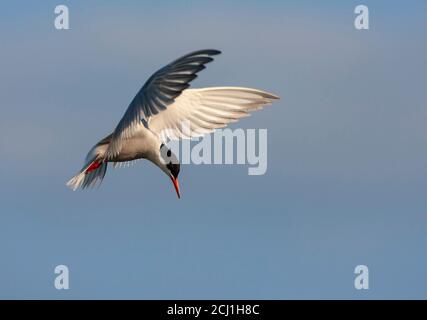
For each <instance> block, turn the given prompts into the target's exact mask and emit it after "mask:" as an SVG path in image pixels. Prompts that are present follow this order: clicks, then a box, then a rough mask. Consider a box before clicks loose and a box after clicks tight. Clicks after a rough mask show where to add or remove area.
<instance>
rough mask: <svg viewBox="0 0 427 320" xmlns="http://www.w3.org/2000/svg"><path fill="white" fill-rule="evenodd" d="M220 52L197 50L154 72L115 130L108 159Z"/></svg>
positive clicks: (169, 102)
mask: <svg viewBox="0 0 427 320" xmlns="http://www.w3.org/2000/svg"><path fill="white" fill-rule="evenodd" d="M220 53H221V52H220V51H218V50H212V49H209V50H200V51H195V52H192V53H189V54H187V55H185V56H183V57H181V58H179V59H177V60H175V61H173V62H171V63H169V64H168V65H167V66H165V67H163V68H161V69H160V70H158V71H157V72H155V73H154V74H153V75H152V76H151V77H150V78H149V79H148V80H147V82H146V83H145V84H144V86H143V87H142V88H141V90H140V91H139V92H138V93H137V95H136V96H135V98H133V100H132V102H131V103H130V105H129V107H128V109H127V110H126V112H125V114H124V116H123V117H122V119H121V120H120V122H119V124H118V125H117V127H116V129H115V130H114V132H113V136H112V139H111V142H110V145H109V147H108V150H107V154H106V158H108V159H111V158H113V157H114V156H116V155H117V154H118V153H119V152H120V150H121V147H122V141H123V139H127V138H130V137H131V136H132V135H133V133H134V132H135V130H136V129H137V127H138V126H139V125H140V124H141V121H142V120H145V121H148V120H149V118H150V117H151V116H153V115H156V114H158V113H159V112H161V111H163V110H165V109H166V108H167V107H168V106H169V105H170V104H172V103H173V102H174V101H175V98H177V97H178V96H179V95H180V94H181V93H182V91H183V90H185V89H187V88H188V87H189V86H190V84H189V83H190V82H191V81H193V80H194V79H195V78H196V77H197V73H198V72H200V71H201V70H203V69H204V68H205V64H207V63H209V62H211V61H213V58H212V56H214V55H217V54H220Z"/></svg>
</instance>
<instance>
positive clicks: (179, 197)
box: [171, 177, 181, 199]
mask: <svg viewBox="0 0 427 320" xmlns="http://www.w3.org/2000/svg"><path fill="white" fill-rule="evenodd" d="M171 180H172V183H173V186H174V187H175V191H176V195H177V196H178V199H181V194H180V193H179V181H178V178H176V179H175V178H174V177H171Z"/></svg>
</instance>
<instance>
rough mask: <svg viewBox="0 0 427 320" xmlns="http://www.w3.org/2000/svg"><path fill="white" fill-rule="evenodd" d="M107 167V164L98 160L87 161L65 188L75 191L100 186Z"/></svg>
mask: <svg viewBox="0 0 427 320" xmlns="http://www.w3.org/2000/svg"><path fill="white" fill-rule="evenodd" d="M107 166H108V163H107V162H106V161H103V160H100V159H94V160H92V161H89V162H88V163H87V164H86V165H85V166H84V167H83V168H82V170H80V172H79V173H77V174H76V175H75V176H74V177H72V178H71V179H70V180H69V181H68V182H67V186H68V187H70V188H71V189H73V191H75V190H77V189H78V188H82V189H85V188H90V187H94V186H96V185H97V184H101V182H102V180H103V179H104V176H105V173H106V172H107Z"/></svg>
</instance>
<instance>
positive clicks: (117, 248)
mask: <svg viewBox="0 0 427 320" xmlns="http://www.w3.org/2000/svg"><path fill="white" fill-rule="evenodd" d="M360 3H361V2H358V1H322V3H320V2H319V1H263V2H260V1H233V2H232V3H230V1H215V2H214V3H213V2H207V1H182V2H179V3H177V2H175V1H174V2H172V1H161V2H157V1H156V2H154V1H153V2H145V1H120V2H118V1H109V2H106V1H90V2H81V1H79V2H77V1H62V2H56V1H44V2H43V3H40V2H36V1H33V2H31V1H13V2H12V1H10V2H9V3H8V4H5V3H2V4H1V5H0V43H1V48H2V49H1V51H0V70H1V73H0V97H1V117H0V150H1V155H2V157H1V160H0V161H1V162H0V163H1V166H0V176H1V182H2V183H1V185H0V194H1V202H0V203H1V204H0V208H1V214H0V252H1V253H2V259H1V263H0V298H54V299H70V298H83V299H84V298H97V299H99V298H119V299H126V298H128V299H156V298H170V299H174V298H175V299H185V298H192V299H205V298H211V299H215V298H225V299H229V298H230V299H232V298H233V299H245V298H248V299H258V298H259V299H294V298H307V299H313V298H324V299H328V298H341V299H363V298H366V299H373V298H427V275H426V271H425V270H427V259H426V256H425V250H424V246H425V243H426V241H427V216H426V214H427V212H426V211H427V210H426V208H427V201H426V197H425V190H426V188H427V182H426V181H427V180H426V178H427V174H426V166H425V163H426V160H427V148H426V147H427V128H426V122H427V110H426V98H425V83H426V82H425V75H426V73H427V43H426V40H425V30H426V29H427V19H426V18H427V16H426V15H427V10H426V9H427V5H426V4H425V2H423V1H363V4H365V5H368V7H369V9H370V25H371V29H370V30H369V31H357V30H355V29H354V27H353V20H354V17H355V14H354V13H353V10H354V7H355V6H356V5H358V4H360ZM57 4H66V5H68V6H69V9H70V26H71V30H67V31H58V30H55V29H54V26H53V21H54V17H55V16H54V7H55V6H56V5H57ZM201 48H215V49H220V50H221V51H222V52H223V54H222V55H220V56H218V58H217V59H216V60H215V62H214V63H212V64H210V65H209V66H208V68H207V69H206V70H205V71H203V72H202V73H201V74H200V76H199V78H198V79H197V80H196V81H195V82H194V83H193V86H194V87H203V86H217V85H221V86H225V85H234V86H249V87H254V88H260V89H265V90H268V91H271V92H274V93H276V94H278V95H279V96H280V97H281V100H280V101H279V102H278V103H275V104H274V105H273V106H272V107H269V108H267V109H265V110H263V111H262V112H258V113H256V114H254V115H253V116H252V117H250V118H247V119H244V120H242V121H241V122H239V123H237V124H233V126H232V128H239V127H241V128H267V129H268V171H267V174H266V175H264V176H248V175H247V167H245V166H208V165H205V166H195V165H186V166H183V168H182V172H181V174H180V183H181V188H182V199H181V200H179V201H178V200H177V199H176V195H175V194H174V191H173V189H172V186H171V185H170V181H169V180H168V179H167V177H165V176H164V174H163V173H162V172H161V171H160V170H158V169H157V168H155V167H154V166H153V165H151V164H149V163H145V162H140V163H138V164H137V165H136V166H135V167H133V168H130V169H117V170H109V172H108V173H107V177H106V179H105V180H104V183H103V185H102V186H101V188H100V189H97V190H93V191H89V192H71V191H70V190H69V189H67V188H66V187H65V182H66V181H67V180H68V179H69V178H70V177H71V176H72V175H73V174H74V173H75V171H76V170H77V169H79V168H80V166H81V163H82V161H83V158H84V156H85V154H86V152H87V151H88V149H89V148H90V147H91V146H92V145H93V144H94V143H95V142H96V141H97V140H98V139H100V138H102V137H103V136H104V135H106V134H108V133H109V132H110V131H111V130H112V129H113V128H114V126H115V125H116V123H117V121H118V120H119V119H120V116H121V115H122V114H123V112H124V110H125V108H126V107H127V104H128V103H129V102H130V100H131V99H132V97H133V95H134V94H135V93H136V91H137V90H138V89H139V88H140V87H141V86H142V84H143V82H144V81H145V80H146V79H147V78H148V77H149V76H150V75H151V73H152V72H154V71H155V70H156V69H158V68H159V67H161V66H163V65H164V64H166V63H168V62H170V61H171V60H173V59H175V58H177V57H178V56H180V55H182V54H185V53H187V52H190V51H193V50H197V49H201ZM59 264H65V265H67V266H69V268H70V290H68V291H58V290H56V289H55V288H54V286H53V281H54V277H55V275H54V268H55V266H56V265H59ZM359 264H365V265H367V266H368V267H369V270H370V287H371V288H370V289H369V290H368V291H357V290H355V289H354V286H353V280H354V277H355V275H354V274H353V270H354V268H355V266H356V265H359Z"/></svg>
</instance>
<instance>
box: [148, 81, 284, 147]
mask: <svg viewBox="0 0 427 320" xmlns="http://www.w3.org/2000/svg"><path fill="white" fill-rule="evenodd" d="M278 98H279V97H277V96H276V95H274V94H271V93H268V92H265V91H261V90H257V89H250V88H240V87H213V88H203V89H187V90H185V91H183V92H182V94H181V95H180V96H179V97H177V98H176V99H175V102H174V103H173V104H171V105H170V106H169V107H168V108H167V109H166V110H165V111H163V112H161V113H158V114H156V115H153V116H152V117H151V120H150V124H149V128H150V130H151V131H153V132H155V133H157V134H158V135H159V136H160V138H161V139H162V140H163V141H167V140H177V139H183V138H193V137H199V136H202V135H204V134H207V133H210V132H212V131H213V130H215V129H217V128H222V127H225V126H226V125H227V124H228V123H230V122H236V121H237V120H238V119H240V118H243V117H247V116H249V113H250V112H251V111H254V110H259V109H261V108H262V107H264V106H266V105H268V104H271V102H272V101H273V100H275V99H278Z"/></svg>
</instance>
